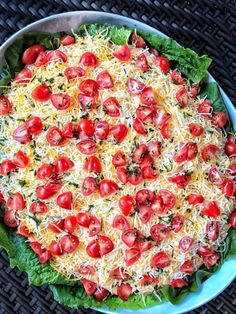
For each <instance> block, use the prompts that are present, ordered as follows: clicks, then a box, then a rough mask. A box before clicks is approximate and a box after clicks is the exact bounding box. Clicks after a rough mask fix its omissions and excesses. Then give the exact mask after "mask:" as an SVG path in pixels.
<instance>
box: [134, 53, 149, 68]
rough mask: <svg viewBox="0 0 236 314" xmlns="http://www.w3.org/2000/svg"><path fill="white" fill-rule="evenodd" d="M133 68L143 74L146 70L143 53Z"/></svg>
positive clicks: (145, 60) (145, 59)
mask: <svg viewBox="0 0 236 314" xmlns="http://www.w3.org/2000/svg"><path fill="white" fill-rule="evenodd" d="M135 66H136V67H137V68H138V69H140V70H141V71H143V72H145V71H147V70H148V68H149V66H148V61H147V58H146V56H145V54H144V53H141V54H140V55H139V56H138V57H137V59H136V61H135Z"/></svg>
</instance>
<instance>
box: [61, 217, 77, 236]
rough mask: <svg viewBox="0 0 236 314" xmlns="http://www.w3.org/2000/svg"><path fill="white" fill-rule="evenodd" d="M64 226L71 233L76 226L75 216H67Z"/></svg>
mask: <svg viewBox="0 0 236 314" xmlns="http://www.w3.org/2000/svg"><path fill="white" fill-rule="evenodd" d="M64 227H65V229H66V230H67V231H68V232H70V233H73V232H74V231H75V229H76V227H77V219H76V217H75V216H67V217H66V218H65V222H64Z"/></svg>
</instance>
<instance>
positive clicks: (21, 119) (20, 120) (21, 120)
mask: <svg viewBox="0 0 236 314" xmlns="http://www.w3.org/2000/svg"><path fill="white" fill-rule="evenodd" d="M17 121H19V122H25V119H23V118H17Z"/></svg>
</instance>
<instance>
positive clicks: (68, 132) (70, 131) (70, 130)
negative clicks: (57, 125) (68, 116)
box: [61, 122, 75, 138]
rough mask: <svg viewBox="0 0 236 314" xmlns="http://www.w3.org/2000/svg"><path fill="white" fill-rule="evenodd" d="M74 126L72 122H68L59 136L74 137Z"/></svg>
mask: <svg viewBox="0 0 236 314" xmlns="http://www.w3.org/2000/svg"><path fill="white" fill-rule="evenodd" d="M74 129H75V125H74V123H72V122H68V123H67V124H66V125H65V126H64V127H63V129H62V130H61V134H62V136H63V137H68V138H72V137H73V136H74V131H75V130H74Z"/></svg>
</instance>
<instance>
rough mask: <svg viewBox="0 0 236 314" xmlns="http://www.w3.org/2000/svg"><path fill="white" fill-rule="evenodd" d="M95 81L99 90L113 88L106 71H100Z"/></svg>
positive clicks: (110, 78)
mask: <svg viewBox="0 0 236 314" xmlns="http://www.w3.org/2000/svg"><path fill="white" fill-rule="evenodd" d="M96 81H97V83H98V85H99V86H100V87H101V88H113V86H114V83H113V80H112V77H111V75H110V73H109V72H108V71H102V72H100V73H99V74H98V76H97V78H96Z"/></svg>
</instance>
